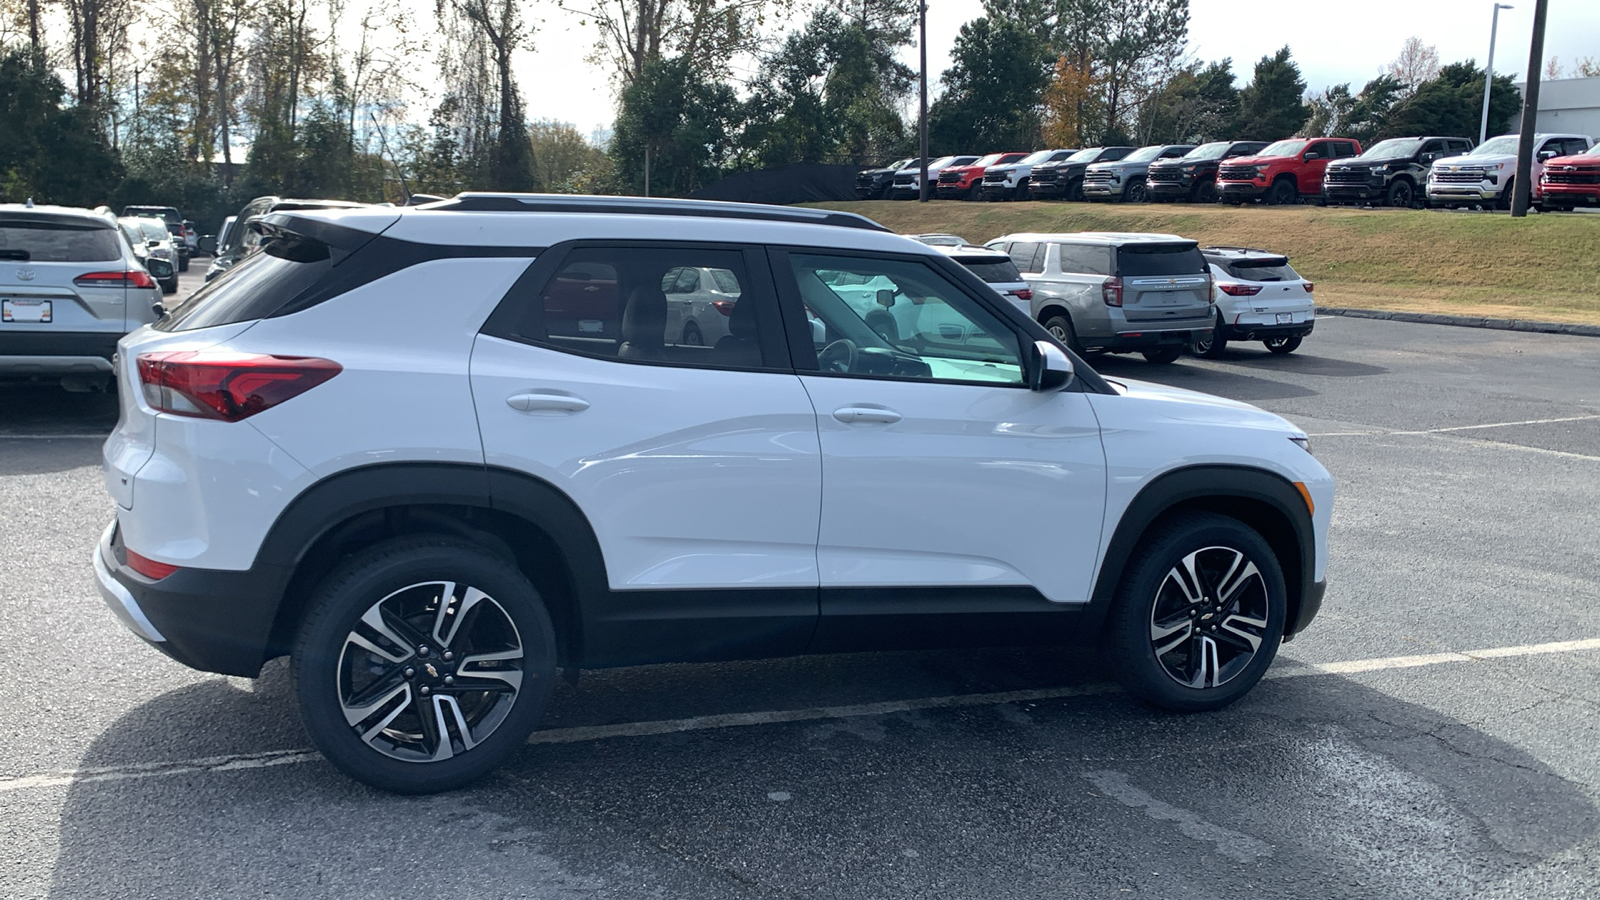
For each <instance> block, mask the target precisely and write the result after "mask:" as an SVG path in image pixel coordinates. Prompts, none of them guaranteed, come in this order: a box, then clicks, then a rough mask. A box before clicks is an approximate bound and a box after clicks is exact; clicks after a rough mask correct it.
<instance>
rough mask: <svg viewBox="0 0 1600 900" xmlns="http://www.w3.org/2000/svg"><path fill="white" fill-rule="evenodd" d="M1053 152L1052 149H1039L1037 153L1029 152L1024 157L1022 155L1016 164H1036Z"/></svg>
mask: <svg viewBox="0 0 1600 900" xmlns="http://www.w3.org/2000/svg"><path fill="white" fill-rule="evenodd" d="M1054 152H1055V151H1054V150H1040V151H1039V152H1038V153H1030V154H1028V155H1027V156H1026V157H1024V158H1023V159H1022V160H1021V161H1020V162H1018V163H1017V165H1019V166H1037V165H1038V164H1039V163H1042V162H1044V161H1045V160H1047V159H1049V158H1050V154H1052V153H1054Z"/></svg>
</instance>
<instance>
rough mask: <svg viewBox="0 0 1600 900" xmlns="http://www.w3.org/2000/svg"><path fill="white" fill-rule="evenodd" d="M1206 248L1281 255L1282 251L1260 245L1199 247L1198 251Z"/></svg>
mask: <svg viewBox="0 0 1600 900" xmlns="http://www.w3.org/2000/svg"><path fill="white" fill-rule="evenodd" d="M1207 250H1221V251H1231V252H1234V253H1264V254H1266V255H1267V256H1282V255H1283V254H1282V253H1278V252H1275V251H1273V250H1263V249H1261V248H1260V247H1201V248H1200V252H1201V253H1204V252H1206V251H1207Z"/></svg>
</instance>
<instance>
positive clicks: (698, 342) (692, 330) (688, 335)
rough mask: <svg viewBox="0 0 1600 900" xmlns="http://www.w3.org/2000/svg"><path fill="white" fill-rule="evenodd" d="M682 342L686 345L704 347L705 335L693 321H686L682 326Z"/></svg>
mask: <svg viewBox="0 0 1600 900" xmlns="http://www.w3.org/2000/svg"><path fill="white" fill-rule="evenodd" d="M683 344H684V346H686V347H704V346H705V345H706V339H705V336H704V335H702V334H701V333H700V326H699V325H696V324H695V323H693V322H686V323H684V326H683Z"/></svg>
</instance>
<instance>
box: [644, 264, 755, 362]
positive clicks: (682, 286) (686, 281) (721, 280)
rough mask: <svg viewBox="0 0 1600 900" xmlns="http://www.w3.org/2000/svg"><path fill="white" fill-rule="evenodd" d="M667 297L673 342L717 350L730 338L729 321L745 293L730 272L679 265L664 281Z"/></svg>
mask: <svg viewBox="0 0 1600 900" xmlns="http://www.w3.org/2000/svg"><path fill="white" fill-rule="evenodd" d="M661 292H662V293H663V294H666V295H667V326H666V334H667V335H668V340H669V341H674V340H675V342H676V343H679V344H686V345H688V346H690V347H715V346H716V345H717V342H718V341H720V340H722V339H723V338H725V337H727V336H728V335H729V334H731V332H730V331H729V330H728V319H729V317H731V316H732V315H733V307H734V305H735V304H737V303H738V302H739V295H740V294H741V293H743V290H742V289H741V288H740V286H739V277H738V276H737V275H734V274H733V273H732V272H730V271H728V270H727V269H708V268H702V267H694V266H679V267H678V268H675V269H669V270H667V274H666V275H663V276H662V278H661Z"/></svg>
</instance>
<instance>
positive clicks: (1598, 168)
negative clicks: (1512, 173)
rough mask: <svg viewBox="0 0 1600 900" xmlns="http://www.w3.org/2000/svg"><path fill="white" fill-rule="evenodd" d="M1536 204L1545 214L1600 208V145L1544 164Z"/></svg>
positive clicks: (1552, 159) (1535, 196)
mask: <svg viewBox="0 0 1600 900" xmlns="http://www.w3.org/2000/svg"><path fill="white" fill-rule="evenodd" d="M1534 200H1535V201H1537V204H1538V207H1539V208H1540V209H1542V210H1551V211H1561V212H1565V211H1567V210H1570V209H1573V208H1576V207H1579V206H1595V205H1600V144H1596V145H1594V146H1593V147H1590V148H1589V149H1588V150H1585V151H1584V152H1582V153H1574V154H1571V155H1569V156H1556V157H1552V158H1550V159H1547V160H1545V161H1544V173H1543V174H1541V175H1540V176H1539V184H1538V185H1537V188H1536V191H1535V195H1534Z"/></svg>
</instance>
